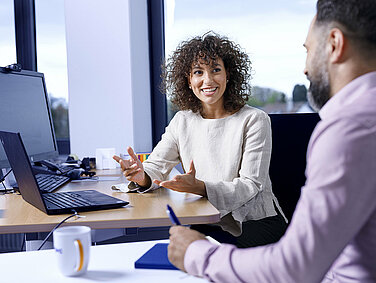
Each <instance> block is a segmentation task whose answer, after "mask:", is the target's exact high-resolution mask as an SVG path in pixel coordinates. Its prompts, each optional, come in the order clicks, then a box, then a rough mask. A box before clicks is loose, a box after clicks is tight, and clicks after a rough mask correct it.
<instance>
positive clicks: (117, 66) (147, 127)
mask: <svg viewBox="0 0 376 283" xmlns="http://www.w3.org/2000/svg"><path fill="white" fill-rule="evenodd" d="M65 17H66V20H65V22H66V37H67V38H66V41H67V58H68V59H67V60H68V87H69V124H70V125H69V126H70V141H71V152H72V153H75V154H77V155H78V156H79V157H80V158H82V157H85V156H95V149H96V148H100V147H114V148H115V149H116V152H117V153H124V152H125V150H126V147H127V146H128V145H129V146H133V147H134V148H135V150H136V151H144V152H147V151H151V149H152V134H151V109H150V78H149V74H150V72H149V53H148V48H149V46H148V26H147V3H146V0H79V1H78V0H65Z"/></svg>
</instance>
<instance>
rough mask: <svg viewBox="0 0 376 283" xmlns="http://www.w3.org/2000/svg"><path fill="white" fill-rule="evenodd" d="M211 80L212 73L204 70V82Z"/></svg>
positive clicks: (207, 82)
mask: <svg viewBox="0 0 376 283" xmlns="http://www.w3.org/2000/svg"><path fill="white" fill-rule="evenodd" d="M212 81H213V75H212V74H211V73H210V72H205V74H204V82H205V84H209V83H211V82H212Z"/></svg>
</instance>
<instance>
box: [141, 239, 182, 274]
mask: <svg viewBox="0 0 376 283" xmlns="http://www.w3.org/2000/svg"><path fill="white" fill-rule="evenodd" d="M167 246H168V244H167V243H159V244H155V245H154V246H153V247H152V248H151V249H150V250H148V251H147V252H146V253H144V254H143V255H142V256H141V257H140V258H139V259H138V260H136V262H135V263H134V267H135V268H148V269H174V270H177V268H176V267H175V266H174V265H172V263H171V262H170V261H169V260H168V257H167Z"/></svg>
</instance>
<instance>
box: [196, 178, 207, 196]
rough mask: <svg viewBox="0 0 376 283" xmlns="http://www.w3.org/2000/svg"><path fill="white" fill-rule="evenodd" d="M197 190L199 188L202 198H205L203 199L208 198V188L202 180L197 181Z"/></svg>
mask: <svg viewBox="0 0 376 283" xmlns="http://www.w3.org/2000/svg"><path fill="white" fill-rule="evenodd" d="M197 185H198V186H197V188H198V192H197V193H198V194H199V195H200V196H203V197H206V198H207V197H208V194H207V193H206V186H205V182H204V181H201V180H197Z"/></svg>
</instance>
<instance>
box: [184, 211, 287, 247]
mask: <svg viewBox="0 0 376 283" xmlns="http://www.w3.org/2000/svg"><path fill="white" fill-rule="evenodd" d="M277 211H278V210H277ZM242 228H243V232H242V234H241V235H240V236H239V237H235V236H233V235H232V234H231V233H229V232H226V231H223V230H222V228H221V227H220V226H218V225H206V224H200V225H191V229H194V230H196V231H198V232H200V233H202V234H205V235H207V236H210V237H212V238H214V239H216V240H217V241H218V242H220V243H227V244H233V245H236V246H237V247H239V248H249V247H257V246H263V245H267V244H272V243H275V242H278V241H279V239H280V238H281V237H282V236H283V234H284V233H285V232H286V229H287V223H286V222H285V220H284V218H283V216H282V215H281V214H280V213H279V212H278V214H277V215H276V216H271V217H266V218H263V219H260V220H250V221H247V222H243V223H242Z"/></svg>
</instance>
